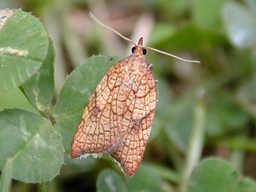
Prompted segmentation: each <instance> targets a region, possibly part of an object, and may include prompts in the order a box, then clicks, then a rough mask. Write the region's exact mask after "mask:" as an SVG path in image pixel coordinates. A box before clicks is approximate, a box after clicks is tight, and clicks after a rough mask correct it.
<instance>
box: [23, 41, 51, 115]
mask: <svg viewBox="0 0 256 192" xmlns="http://www.w3.org/2000/svg"><path fill="white" fill-rule="evenodd" d="M49 41H50V45H49V48H48V54H47V57H46V59H45V61H44V63H43V65H42V67H41V68H40V69H39V71H38V72H37V73H35V74H34V75H33V76H32V77H31V78H30V79H29V80H28V81H26V82H25V83H24V84H22V85H21V87H20V89H21V90H22V92H23V93H24V95H25V96H26V97H27V99H28V100H29V101H30V103H31V104H32V105H33V106H34V107H35V108H36V109H38V110H39V111H45V110H46V109H49V107H50V104H51V101H52V97H53V94H54V79H53V61H54V50H53V44H52V41H51V40H49Z"/></svg>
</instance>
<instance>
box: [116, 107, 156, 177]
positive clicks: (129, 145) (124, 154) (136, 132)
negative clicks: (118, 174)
mask: <svg viewBox="0 0 256 192" xmlns="http://www.w3.org/2000/svg"><path fill="white" fill-rule="evenodd" d="M152 118H154V111H152V112H151V113H150V114H149V115H148V116H147V117H145V118H144V119H143V120H142V121H141V122H140V124H139V125H138V126H137V127H136V128H134V129H133V130H131V131H130V132H126V133H125V134H124V135H123V137H122V143H121V145H120V146H119V148H117V150H116V151H114V152H113V153H111V156H112V157H113V158H114V159H115V160H116V161H117V162H118V163H119V165H120V167H121V168H122V171H123V172H124V173H125V174H126V175H127V176H132V175H133V174H134V173H135V172H136V171H137V170H138V168H139V166H140V163H141V161H142V158H143V155H144V151H145V148H146V143H147V140H148V137H149V134H150V130H151V123H150V125H149V122H152Z"/></svg>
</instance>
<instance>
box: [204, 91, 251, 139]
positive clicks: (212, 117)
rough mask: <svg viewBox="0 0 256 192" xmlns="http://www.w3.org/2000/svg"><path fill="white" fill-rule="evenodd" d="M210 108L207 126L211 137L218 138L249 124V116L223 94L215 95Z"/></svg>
mask: <svg viewBox="0 0 256 192" xmlns="http://www.w3.org/2000/svg"><path fill="white" fill-rule="evenodd" d="M212 96H213V95H212ZM209 108H210V109H211V110H210V111H209V112H208V114H207V117H206V124H205V125H206V132H207V134H208V135H209V136H215V137H216V136H220V135H223V134H225V133H227V132H229V131H234V130H238V129H242V128H244V126H245V125H246V123H247V122H248V116H247V115H246V114H245V113H244V111H243V110H242V109H241V107H240V106H239V105H237V104H236V103H234V102H233V101H232V100H231V99H230V97H227V96H225V95H223V94H220V93H218V94H217V95H214V97H213V98H212V99H211V103H210V106H209Z"/></svg>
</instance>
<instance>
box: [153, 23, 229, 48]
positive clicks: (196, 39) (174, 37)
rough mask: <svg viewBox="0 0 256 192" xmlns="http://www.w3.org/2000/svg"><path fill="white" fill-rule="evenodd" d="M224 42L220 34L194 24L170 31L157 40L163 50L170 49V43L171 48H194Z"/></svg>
mask: <svg viewBox="0 0 256 192" xmlns="http://www.w3.org/2000/svg"><path fill="white" fill-rule="evenodd" d="M225 43H226V40H225V39H224V37H223V36H222V35H220V34H218V33H216V32H213V31H210V30H206V29H199V28H198V27H197V26H195V25H186V26H184V27H182V28H180V29H179V30H177V31H176V32H175V33H173V32H171V34H170V35H169V37H166V38H164V39H161V40H159V42H158V44H159V45H162V46H163V49H165V50H167V49H170V45H171V47H172V49H191V50H196V49H198V48H200V47H205V46H207V47H211V46H220V45H223V44H225ZM158 44H156V46H158Z"/></svg>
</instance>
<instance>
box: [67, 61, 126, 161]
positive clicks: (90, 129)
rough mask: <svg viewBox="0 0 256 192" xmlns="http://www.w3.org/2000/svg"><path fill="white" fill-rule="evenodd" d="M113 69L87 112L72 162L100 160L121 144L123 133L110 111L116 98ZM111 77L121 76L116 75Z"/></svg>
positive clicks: (102, 82) (76, 141)
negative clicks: (112, 87)
mask: <svg viewBox="0 0 256 192" xmlns="http://www.w3.org/2000/svg"><path fill="white" fill-rule="evenodd" d="M118 63H120V61H119V62H118ZM118 63H117V64H118ZM117 64H116V65H117ZM114 67H115V66H113V67H112V68H110V70H109V71H108V72H107V74H106V75H105V76H104V77H103V79H102V80H101V82H100V83H99V85H98V86H97V88H96V90H95V92H94V93H93V95H92V96H91V98H90V100H89V102H88V104H87V106H86V108H85V110H84V113H83V116H82V119H81V122H80V123H79V125H78V128H77V130H76V133H75V134H74V137H73V141H72V144H71V152H70V156H71V157H72V158H78V157H84V158H86V157H87V156H89V155H92V156H93V157H101V155H102V153H104V152H109V153H111V152H112V151H113V150H115V149H116V148H117V147H118V146H119V145H120V143H121V137H120V134H121V133H120V129H119V128H118V124H117V121H115V117H114V115H113V112H112V109H111V108H112V101H113V97H114V96H113V92H112V91H111V90H110V87H111V86H112V85H111V83H113V82H112V81H110V79H109V78H110V75H109V74H110V72H111V71H114V70H113V68H114ZM111 75H112V76H114V77H116V76H118V74H116V73H115V71H114V73H113V72H112V73H111Z"/></svg>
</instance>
